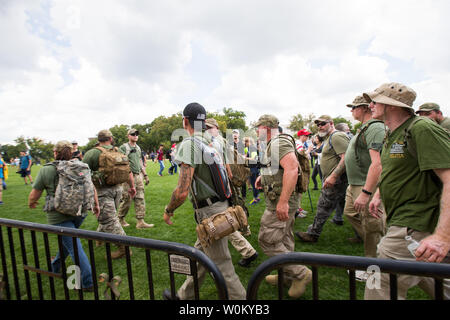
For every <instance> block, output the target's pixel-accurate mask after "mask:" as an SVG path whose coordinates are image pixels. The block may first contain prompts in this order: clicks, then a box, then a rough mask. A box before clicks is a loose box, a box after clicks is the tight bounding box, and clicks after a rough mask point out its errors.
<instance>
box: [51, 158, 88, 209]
mask: <svg viewBox="0 0 450 320" xmlns="http://www.w3.org/2000/svg"><path fill="white" fill-rule="evenodd" d="M50 165H53V166H55V167H56V172H57V186H56V190H55V196H54V198H53V199H49V201H50V203H48V202H47V203H46V210H45V209H44V210H45V211H52V210H56V211H58V212H59V213H62V214H66V215H70V216H81V215H82V214H83V213H85V212H86V211H87V210H92V208H93V205H94V184H93V183H92V179H91V170H90V169H89V166H88V165H87V164H86V163H83V162H81V161H79V160H78V159H72V160H69V161H55V162H52V163H51V164H50Z"/></svg>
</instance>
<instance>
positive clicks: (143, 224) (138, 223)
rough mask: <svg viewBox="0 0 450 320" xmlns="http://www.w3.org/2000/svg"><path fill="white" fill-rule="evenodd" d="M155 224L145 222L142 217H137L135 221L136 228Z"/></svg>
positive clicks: (149, 226)
mask: <svg viewBox="0 0 450 320" xmlns="http://www.w3.org/2000/svg"><path fill="white" fill-rule="evenodd" d="M154 226H155V225H154V224H153V223H152V224H148V223H145V221H144V219H138V221H137V223H136V229H145V228H153V227H154Z"/></svg>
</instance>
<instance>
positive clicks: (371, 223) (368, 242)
mask: <svg viewBox="0 0 450 320" xmlns="http://www.w3.org/2000/svg"><path fill="white" fill-rule="evenodd" d="M363 188H364V187H363V186H354V185H349V186H348V188H347V193H346V195H345V208H344V215H345V216H346V217H347V219H348V221H349V222H350V224H351V225H352V226H353V228H354V229H355V231H356V232H357V233H358V235H359V236H360V237H361V238H362V240H363V241H364V253H365V256H366V257H371V258H376V257H377V244H378V243H379V242H380V239H381V237H383V236H384V234H385V233H386V214H385V213H383V217H382V218H380V219H377V218H375V217H373V216H372V215H371V214H370V213H369V203H370V200H372V197H370V200H369V202H368V203H367V206H366V208H365V209H364V211H363V212H361V213H358V212H356V211H355V208H354V207H353V206H354V203H355V201H356V199H357V198H358V196H359V195H360V194H361V192H362V189H363Z"/></svg>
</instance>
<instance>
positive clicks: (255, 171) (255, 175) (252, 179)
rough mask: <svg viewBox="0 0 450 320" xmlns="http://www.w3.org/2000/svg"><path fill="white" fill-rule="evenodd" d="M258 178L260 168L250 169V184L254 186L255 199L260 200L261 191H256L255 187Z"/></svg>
mask: <svg viewBox="0 0 450 320" xmlns="http://www.w3.org/2000/svg"><path fill="white" fill-rule="evenodd" d="M258 176H259V168H257V167H254V168H253V167H252V168H250V183H251V185H252V190H253V199H258V196H259V190H258V189H256V187H255V182H256V179H257V178H258Z"/></svg>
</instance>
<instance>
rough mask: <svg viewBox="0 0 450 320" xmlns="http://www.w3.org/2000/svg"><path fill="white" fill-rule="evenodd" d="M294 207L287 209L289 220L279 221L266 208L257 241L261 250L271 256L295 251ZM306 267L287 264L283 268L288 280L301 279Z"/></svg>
mask: <svg viewBox="0 0 450 320" xmlns="http://www.w3.org/2000/svg"><path fill="white" fill-rule="evenodd" d="M295 211H297V208H296V207H292V208H290V209H289V220H288V221H280V220H278V218H277V214H276V213H275V212H273V211H270V210H268V209H266V210H265V211H264V214H263V216H262V217H261V225H260V229H259V235H258V243H259V246H260V247H261V249H262V250H263V252H264V253H265V254H266V255H267V256H269V257H273V256H276V255H278V254H283V253H287V252H293V251H295V239H294V222H295ZM307 270H308V268H307V267H305V266H303V265H289V266H286V267H284V268H283V272H284V274H285V278H286V279H288V280H293V279H302V278H303V277H304V276H305V275H306V272H307Z"/></svg>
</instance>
